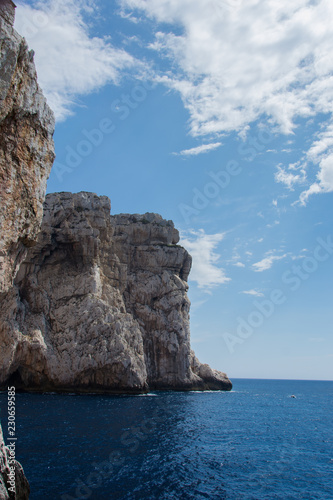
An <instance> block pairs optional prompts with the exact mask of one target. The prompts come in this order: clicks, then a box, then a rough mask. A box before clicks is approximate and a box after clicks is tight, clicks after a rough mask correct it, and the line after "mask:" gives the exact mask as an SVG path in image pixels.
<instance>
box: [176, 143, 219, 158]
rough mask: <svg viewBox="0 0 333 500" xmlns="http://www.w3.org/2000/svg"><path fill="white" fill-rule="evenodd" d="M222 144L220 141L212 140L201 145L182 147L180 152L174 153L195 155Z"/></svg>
mask: <svg viewBox="0 0 333 500" xmlns="http://www.w3.org/2000/svg"><path fill="white" fill-rule="evenodd" d="M220 146H222V142H214V143H212V144H202V145H201V146H197V147H195V148H191V149H184V150H183V151H181V152H180V153H174V154H175V155H180V156H197V155H200V154H202V153H208V152H209V151H214V149H217V148H219V147H220Z"/></svg>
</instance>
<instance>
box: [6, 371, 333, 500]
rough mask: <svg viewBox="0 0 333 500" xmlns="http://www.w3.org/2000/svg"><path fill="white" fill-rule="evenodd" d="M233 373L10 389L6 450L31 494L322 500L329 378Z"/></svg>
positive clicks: (329, 474) (330, 499) (332, 499)
mask: <svg viewBox="0 0 333 500" xmlns="http://www.w3.org/2000/svg"><path fill="white" fill-rule="evenodd" d="M233 384H234V388H233V391H232V392H175V393H172V392H160V393H151V394H148V395H142V396H101V395H75V394H69V395H57V394H45V395H38V394H17V400H16V405H17V417H16V418H17V426H18V430H17V437H18V444H17V449H16V455H17V458H18V460H20V461H21V463H22V464H23V465H24V469H25V472H26V475H27V477H28V479H29V482H30V485H31V497H30V498H31V500H56V499H59V500H60V499H62V500H72V499H88V498H89V499H92V500H95V499H96V500H108V499H175V500H181V499H184V500H185V499H219V500H223V499H226V500H227V499H228V500H229V499H230V500H238V499H246V500H262V499H264V500H271V499H283V500H289V499H290V500H292V499H304V500H312V499H326V500H333V444H332V443H333V425H332V418H333V397H332V396H333V382H319V381H313V382H311V381H285V380H281V381H277V380H243V379H238V380H233ZM292 395H295V396H296V397H295V398H292V397H291V396H292ZM6 397H7V395H6V393H1V394H0V403H1V410H2V411H1V418H2V424H3V428H4V433H5V434H6V424H7V422H6V417H5V415H6Z"/></svg>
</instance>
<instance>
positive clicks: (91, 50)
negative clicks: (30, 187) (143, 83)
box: [15, 0, 137, 120]
mask: <svg viewBox="0 0 333 500" xmlns="http://www.w3.org/2000/svg"><path fill="white" fill-rule="evenodd" d="M17 3H18V8H17V9H16V21H15V28H16V29H17V31H18V32H19V33H20V34H22V35H23V36H25V38H26V39H27V41H28V44H29V46H30V48H31V49H34V50H35V53H36V55H35V62H36V66H37V71H38V80H39V83H40V85H41V87H42V88H43V91H44V93H45V95H46V97H47V100H48V103H49V105H50V106H51V108H52V109H53V110H54V112H55V115H56V118H57V119H58V120H64V119H65V118H66V117H68V116H70V115H71V114H73V109H74V107H75V105H77V98H78V97H79V96H82V95H84V94H89V93H91V92H94V91H96V90H98V89H100V88H101V87H103V86H104V85H106V84H107V83H111V82H112V83H115V84H116V83H118V82H119V80H120V78H121V74H122V73H123V72H124V71H125V70H128V69H129V68H132V67H133V66H134V65H137V62H135V60H134V58H133V57H132V56H131V55H130V54H128V53H127V52H126V51H124V50H122V49H119V48H115V47H114V46H113V45H112V44H111V42H110V40H109V39H108V38H98V37H92V36H91V35H90V33H89V26H88V24H87V22H86V21H85V19H86V18H85V16H86V15H87V14H89V15H91V14H94V12H96V10H97V6H96V5H95V2H94V1H92V0H76V1H75V2H68V1H67V0H46V1H45V2H42V1H40V0H35V1H33V2H31V3H29V4H28V3H26V2H17Z"/></svg>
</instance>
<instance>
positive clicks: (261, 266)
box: [252, 254, 287, 273]
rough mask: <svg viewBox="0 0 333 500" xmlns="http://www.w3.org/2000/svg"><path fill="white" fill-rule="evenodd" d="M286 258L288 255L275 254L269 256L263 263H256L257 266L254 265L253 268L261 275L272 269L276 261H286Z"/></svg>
mask: <svg viewBox="0 0 333 500" xmlns="http://www.w3.org/2000/svg"><path fill="white" fill-rule="evenodd" d="M285 257H287V254H284V255H273V254H272V255H268V256H267V257H265V258H264V259H262V260H261V261H259V262H256V263H255V264H253V266H252V267H254V270H255V271H256V272H257V273H261V272H262V271H267V269H270V268H271V267H272V265H273V264H274V262H275V261H277V260H281V259H284V258H285Z"/></svg>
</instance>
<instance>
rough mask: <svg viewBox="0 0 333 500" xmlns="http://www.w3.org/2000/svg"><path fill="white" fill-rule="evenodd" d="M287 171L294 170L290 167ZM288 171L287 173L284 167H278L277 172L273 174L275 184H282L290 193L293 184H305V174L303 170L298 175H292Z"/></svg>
mask: <svg viewBox="0 0 333 500" xmlns="http://www.w3.org/2000/svg"><path fill="white" fill-rule="evenodd" d="M289 169H290V170H295V168H294V167H293V166H290V165H289ZM290 170H289V171H287V170H286V168H285V167H282V166H280V165H278V167H277V172H276V173H275V180H276V182H280V183H281V184H284V185H285V186H286V187H287V188H288V189H289V190H290V191H293V190H294V185H295V184H300V183H302V182H305V176H306V174H305V170H304V169H302V170H301V173H300V174H293V173H292V172H290Z"/></svg>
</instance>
